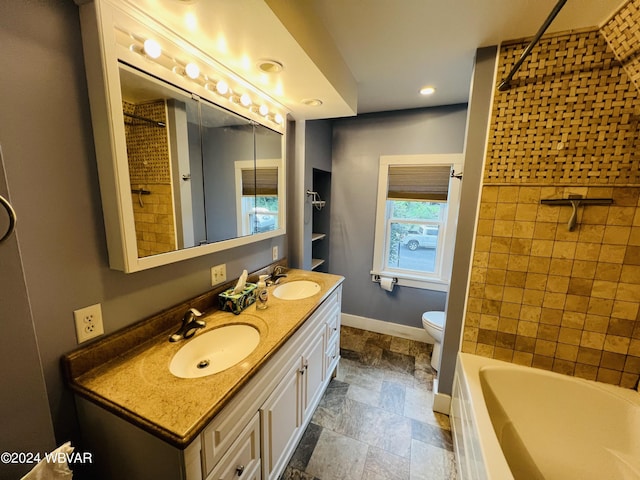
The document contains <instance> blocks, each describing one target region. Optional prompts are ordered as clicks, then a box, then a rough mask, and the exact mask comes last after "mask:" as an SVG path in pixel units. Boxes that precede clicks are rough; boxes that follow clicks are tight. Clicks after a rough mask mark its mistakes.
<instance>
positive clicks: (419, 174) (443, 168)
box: [387, 165, 451, 202]
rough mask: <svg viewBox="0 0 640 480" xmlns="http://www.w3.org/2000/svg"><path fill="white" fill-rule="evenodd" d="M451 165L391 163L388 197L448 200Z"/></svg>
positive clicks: (392, 198) (395, 198) (394, 198)
mask: <svg viewBox="0 0 640 480" xmlns="http://www.w3.org/2000/svg"><path fill="white" fill-rule="evenodd" d="M450 177H451V167H450V166H449V165H389V172H388V186H387V198H388V199H390V200H427V201H437V202H446V201H447V197H448V194H449V179H450Z"/></svg>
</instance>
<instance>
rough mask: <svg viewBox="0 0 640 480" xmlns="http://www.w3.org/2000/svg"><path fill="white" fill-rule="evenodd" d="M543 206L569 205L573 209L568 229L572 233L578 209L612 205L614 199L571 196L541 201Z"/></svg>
mask: <svg viewBox="0 0 640 480" xmlns="http://www.w3.org/2000/svg"><path fill="white" fill-rule="evenodd" d="M540 203H541V204H542V205H558V206H561V205H567V206H570V207H572V208H573V211H572V212H571V217H570V218H569V222H568V223H567V228H568V229H569V231H570V232H572V231H573V230H574V229H575V228H576V221H577V218H578V208H579V207H581V206H586V205H611V204H612V203H613V198H582V195H569V196H568V197H567V198H547V199H543V200H540Z"/></svg>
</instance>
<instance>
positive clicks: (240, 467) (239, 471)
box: [236, 465, 244, 477]
mask: <svg viewBox="0 0 640 480" xmlns="http://www.w3.org/2000/svg"><path fill="white" fill-rule="evenodd" d="M243 473H244V465H238V466H237V467H236V475H238V476H239V477H241V476H242V474H243Z"/></svg>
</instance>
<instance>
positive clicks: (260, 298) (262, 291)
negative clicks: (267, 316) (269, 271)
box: [256, 275, 269, 310]
mask: <svg viewBox="0 0 640 480" xmlns="http://www.w3.org/2000/svg"><path fill="white" fill-rule="evenodd" d="M267 278H269V275H260V279H259V280H258V289H257V292H258V294H257V295H256V297H257V298H256V308H257V309H258V310H264V309H266V308H267V301H268V300H269V291H268V290H267Z"/></svg>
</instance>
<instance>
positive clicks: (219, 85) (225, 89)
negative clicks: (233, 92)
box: [216, 80, 229, 95]
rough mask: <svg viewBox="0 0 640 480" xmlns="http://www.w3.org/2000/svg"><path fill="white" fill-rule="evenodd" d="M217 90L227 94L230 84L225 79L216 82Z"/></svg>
mask: <svg viewBox="0 0 640 480" xmlns="http://www.w3.org/2000/svg"><path fill="white" fill-rule="evenodd" d="M216 91H217V92H218V93H219V94H220V95H226V94H227V92H229V84H228V83H227V82H225V81H224V80H220V81H219V82H218V83H216Z"/></svg>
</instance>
